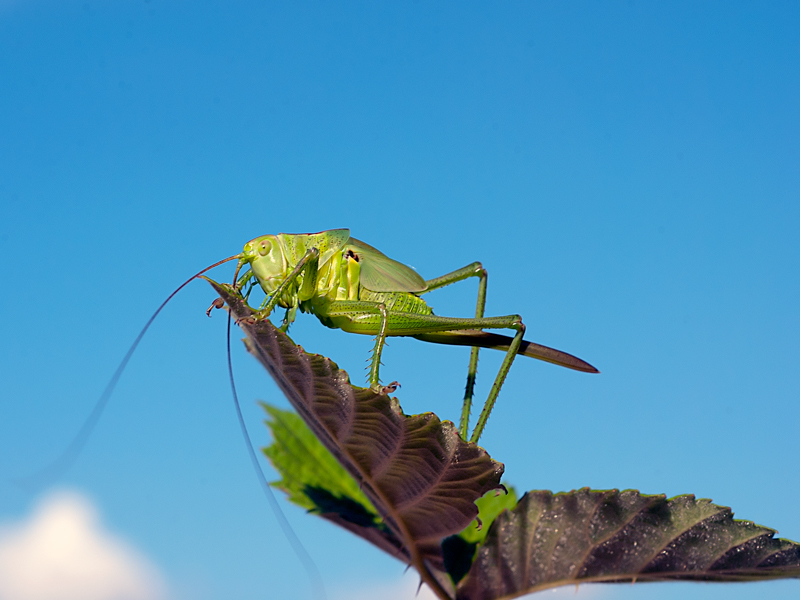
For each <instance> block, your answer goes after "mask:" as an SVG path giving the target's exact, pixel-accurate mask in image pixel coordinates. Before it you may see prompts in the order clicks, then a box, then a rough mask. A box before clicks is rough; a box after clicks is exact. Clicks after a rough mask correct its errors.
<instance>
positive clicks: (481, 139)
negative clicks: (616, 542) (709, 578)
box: [0, 0, 800, 600]
mask: <svg viewBox="0 0 800 600" xmlns="http://www.w3.org/2000/svg"><path fill="white" fill-rule="evenodd" d="M798 26H800V5H798V4H797V3H793V2H771V3H768V4H763V3H747V2H703V3H695V2H617V3H615V2H606V3H593V2H570V3H566V2H563V3H556V2H552V3H541V2H540V3H513V2H509V3H503V4H502V6H501V5H497V4H493V3H475V2H468V3H455V2H451V3H435V4H434V3H420V2H414V3H412V2H405V3H377V2H369V3H368V2H363V3H355V2H353V3H330V2H326V3H322V2H319V3H290V2H285V3H262V2H247V1H244V0H243V1H241V2H229V3H222V2H205V1H196V2H180V1H175V2H166V1H163V0H148V1H139V2H126V1H121V0H100V1H98V0H89V1H83V2H73V1H71V0H61V1H59V2H46V1H40V0H0V132H1V133H0V251H1V253H2V257H3V258H2V263H0V264H2V281H3V282H4V292H5V293H4V296H5V298H6V302H5V311H4V315H5V317H4V318H2V319H0V335H2V339H3V340H4V342H5V344H4V346H5V350H4V354H3V360H2V363H0V377H1V378H2V381H3V384H4V385H3V388H4V392H3V403H2V405H3V416H2V419H0V453H1V454H2V456H4V457H5V458H4V460H3V461H2V470H1V472H0V475H2V477H0V479H2V481H1V482H0V486H2V492H1V493H0V522H2V523H5V524H6V525H8V524H12V525H13V524H19V523H24V522H28V521H26V519H30V518H31V517H30V515H31V514H32V512H31V511H34V510H35V509H34V506H36V505H37V502H42V501H43V500H42V498H46V497H48V496H47V494H48V492H47V491H46V490H44V491H42V492H39V493H29V492H25V491H23V490H20V489H19V488H17V487H15V486H14V485H13V484H12V483H11V482H10V480H11V479H12V478H15V477H19V476H23V475H26V474H29V473H31V472H33V471H35V470H36V469H37V468H39V467H41V466H42V465H43V464H46V463H47V462H48V461H50V460H52V459H53V458H54V457H55V456H56V455H58V453H59V452H60V451H61V450H62V449H63V448H64V447H65V445H66V444H67V443H68V442H69V440H70V439H71V437H72V436H73V435H74V434H75V432H76V431H77V430H78V428H79V427H80V425H81V423H82V422H83V420H84V419H85V417H86V415H87V414H88V413H89V411H90V410H91V407H92V405H93V403H94V402H95V400H96V399H97V397H98V396H99V394H100V392H101V391H102V389H103V387H104V386H105V384H106V382H107V380H108V378H109V377H110V376H111V374H112V373H113V371H114V369H115V367H116V365H117V363H118V361H119V360H120V359H121V357H122V356H123V355H124V353H125V351H126V349H127V347H128V345H129V344H130V343H131V342H132V341H133V339H134V337H135V336H136V334H137V332H138V330H139V329H140V328H141V326H142V325H143V324H144V322H145V321H146V319H147V318H148V316H149V315H150V314H151V313H152V311H153V310H155V308H156V307H157V306H158V304H159V303H160V302H161V301H162V300H163V298H164V297H166V295H167V294H168V293H169V292H171V291H172V290H173V289H174V288H175V287H176V286H177V285H178V284H180V283H181V282H183V281H184V280H185V279H186V278H188V277H189V276H191V275H192V274H193V273H195V272H197V271H198V270H200V269H201V268H203V267H205V266H207V265H209V264H211V263H213V262H215V261H217V260H219V259H221V258H224V257H226V256H230V255H232V254H236V253H237V252H238V251H239V250H240V249H241V247H242V245H243V244H244V243H245V242H246V241H247V240H249V239H251V238H253V237H256V236H258V235H263V234H266V233H277V232H312V231H319V230H323V229H330V228H334V227H349V228H350V229H351V231H352V233H353V235H354V236H355V237H358V238H359V239H363V240H364V241H366V242H368V243H370V244H372V245H374V246H376V247H378V248H380V249H381V250H382V251H384V252H385V253H386V254H388V255H389V256H391V257H393V258H395V259H398V260H401V261H403V262H405V263H407V264H410V265H412V266H414V267H415V268H416V269H417V270H418V271H419V272H420V273H421V274H422V275H423V276H425V277H433V276H437V275H440V274H443V273H445V272H448V271H450V270H453V269H455V268H457V267H460V266H463V265H465V264H468V263H470V262H472V261H474V260H481V261H483V263H484V265H485V266H486V267H487V269H488V270H489V274H490V277H489V298H488V305H487V313H489V314H497V315H501V314H509V313H519V314H521V315H523V317H524V320H525V322H526V324H527V326H528V335H527V337H528V338H529V339H531V340H533V341H538V342H541V343H545V344H548V345H552V346H555V347H557V348H561V349H564V350H567V351H570V352H572V353H575V354H577V355H579V356H581V357H582V358H585V359H587V360H589V361H590V362H592V363H593V364H595V365H596V366H597V367H598V368H600V370H601V371H602V374H601V375H597V376H588V375H582V374H577V373H573V372H569V371H566V370H564V369H559V368H557V367H554V366H551V365H547V364H544V363H538V362H536V361H532V360H525V359H520V360H519V361H518V362H517V363H516V364H515V366H514V368H513V370H512V372H511V375H510V376H509V379H508V381H507V384H506V386H505V387H504V389H503V392H502V394H501V396H500V398H499V401H498V404H497V406H496V408H495V411H494V413H493V416H492V419H491V420H490V421H489V424H488V427H487V430H486V433H485V435H484V437H483V438H482V443H483V445H484V446H485V447H486V448H487V449H488V450H489V452H490V453H491V454H492V455H493V456H494V457H495V458H496V459H498V460H500V461H503V462H504V463H505V464H506V478H505V480H506V481H507V482H509V483H512V484H514V485H516V486H517V488H518V489H520V490H525V489H543V488H544V489H553V490H570V489H573V488H579V487H583V486H591V487H595V488H612V487H617V488H637V489H640V490H642V491H643V492H647V493H666V494H668V495H676V494H681V493H695V494H696V495H697V496H699V497H708V498H712V499H714V501H715V502H717V503H719V504H723V505H726V506H731V507H732V508H733V510H734V511H735V513H736V515H737V517H740V518H746V519H749V520H754V521H756V522H757V523H760V524H763V525H766V526H770V527H773V528H776V529H778V530H779V531H780V535H781V536H783V537H788V538H791V539H795V540H800V517H798V513H797V510H796V501H795V499H796V497H797V495H798V493H800V481H799V480H798V477H797V456H800V434H799V433H800V408H798V399H800V386H798V383H797V381H798V380H797V376H796V374H797V369H798V367H797V364H798V360H799V359H800V341H798V340H800V316H799V313H798V309H797V307H798V306H800V285H799V284H798V272H799V271H798V268H799V267H800V249H799V248H800V244H798V226H800V202H799V200H800V198H798V196H800V111H798V108H797V107H798V102H799V101H800V40H799V39H798V34H797V31H798ZM232 271H233V267H229V266H225V267H220V268H219V270H218V271H217V272H216V274H217V277H218V278H219V279H221V280H228V279H230V277H231V275H232ZM475 293H476V286H475V284H474V282H468V283H464V284H461V285H460V286H454V287H451V288H448V289H446V290H442V291H441V292H436V294H435V295H431V296H430V303H431V304H432V306H433V307H434V309H435V311H436V312H437V313H439V314H445V315H454V316H468V315H470V313H471V312H472V311H473V310H474V298H475ZM213 299H214V294H213V292H212V291H211V290H210V288H208V287H207V286H206V285H205V284H203V283H202V282H197V283H194V284H192V285H191V286H190V287H189V288H188V289H187V290H185V291H184V292H182V293H181V294H180V295H179V296H178V297H177V298H176V299H175V300H174V301H173V302H172V304H171V305H170V306H169V307H168V308H167V309H166V310H165V311H164V313H163V314H162V316H161V317H160V319H159V320H158V321H157V322H156V323H155V324H154V326H153V328H152V329H151V331H150V333H149V334H148V336H147V337H146V338H145V340H144V341H143V343H142V345H141V346H140V348H139V350H138V352H137V354H136V355H135V356H134V358H133V360H132V361H131V363H130V366H129V368H128V370H127V372H126V373H125V374H124V376H123V378H122V380H121V382H120V385H119V387H118V389H117V391H116V393H115V395H114V397H113V399H112V401H111V403H110V405H109V407H108V410H107V412H106V414H105V416H104V418H103V420H102V421H101V422H100V424H99V426H98V428H97V430H96V431H95V433H94V435H93V437H92V438H91V440H90V441H89V443H88V445H87V447H86V449H85V451H84V453H83V454H82V455H81V456H80V458H79V460H78V461H77V463H76V464H75V465H74V467H73V468H72V469H71V470H70V471H69V472H68V473H66V474H65V475H64V476H63V477H62V478H61V479H59V480H58V481H55V482H52V488H54V489H64V488H66V489H69V490H73V492H74V493H76V494H79V495H80V497H85V498H88V499H90V500H91V503H92V505H93V506H95V507H96V510H97V511H99V514H100V515H101V519H102V522H103V523H104V524H105V525H104V526H105V527H107V528H108V530H109V531H112V532H114V535H116V536H119V538H120V539H124V540H127V541H126V543H127V544H129V545H130V546H131V547H134V548H136V549H137V552H139V553H141V555H142V556H145V557H147V560H148V561H149V563H150V564H152V565H154V568H155V569H157V570H158V572H159V573H160V574H161V577H162V578H163V581H164V585H165V586H166V588H167V589H168V590H169V592H168V593H169V594H170V597H172V598H176V599H183V598H198V599H208V600H212V599H221V598H262V597H270V598H271V597H285V598H308V597H310V594H311V588H310V587H309V583H308V580H307V577H306V575H305V573H304V571H303V570H302V567H301V566H300V564H299V563H298V561H297V560H296V559H295V557H294V556H293V555H292V553H291V550H290V547H289V545H288V543H287V542H286V541H285V539H284V538H283V537H282V535H281V533H280V530H279V528H278V525H277V522H276V519H275V517H274V516H273V515H272V514H271V512H270V510H269V506H268V505H267V503H266V501H265V500H264V498H263V496H262V495H261V491H260V490H259V487H258V484H257V482H256V479H255V477H254V475H253V473H252V471H251V467H250V465H249V463H248V460H247V456H246V452H245V449H244V446H243V443H242V440H241V436H240V433H239V431H238V428H237V423H236V419H235V414H234V411H233V407H232V404H231V399H230V393H229V390H228V383H227V374H226V367H225V342H224V336H225V319H224V317H223V316H222V314H221V313H218V314H215V315H214V318H213V319H207V318H206V316H205V314H204V312H205V309H206V307H207V306H208V305H209V304H210V302H211V301H212V300H213ZM292 335H293V337H294V338H295V340H296V341H298V342H299V343H301V344H302V345H303V346H304V347H305V348H306V349H309V350H313V351H317V352H321V353H324V354H326V355H328V356H330V357H332V358H333V359H334V360H336V361H337V362H338V363H339V364H340V365H341V366H342V367H343V368H345V369H347V370H348V371H349V372H350V373H351V378H352V380H353V381H354V382H355V383H359V382H362V381H363V379H364V377H365V374H364V370H363V369H364V366H365V361H366V359H367V356H368V350H369V348H370V346H371V340H370V339H369V338H367V337H362V336H351V335H347V334H343V333H341V332H337V331H330V330H326V329H324V328H323V327H322V326H321V325H319V323H318V322H317V321H316V320H315V319H314V318H313V317H310V316H303V317H301V318H300V319H299V320H298V322H297V323H296V325H295V327H294V328H293V330H292ZM238 337H239V336H238V334H237V338H238ZM234 346H235V354H234V363H235V370H236V374H237V377H238V381H239V386H240V394H241V398H242V401H243V405H244V407H243V408H244V410H245V413H246V418H247V422H248V425H249V427H250V429H251V431H252V433H253V435H254V437H255V438H256V440H257V443H259V444H261V445H263V444H266V443H267V442H268V440H269V438H268V435H267V433H266V431H265V430H264V428H263V427H262V426H261V425H260V420H261V418H262V415H261V414H260V412H259V409H258V408H257V407H256V405H255V401H256V400H257V399H264V400H268V401H270V402H274V403H277V404H281V405H285V401H284V400H283V399H282V398H281V397H280V395H279V393H278V391H277V388H276V387H275V386H274V385H273V384H272V382H271V381H270V380H269V378H268V376H267V375H266V373H264V372H263V371H261V370H260V367H258V366H257V365H256V363H255V362H254V361H253V360H252V359H250V358H249V357H248V356H246V354H245V353H244V351H243V350H242V349H241V346H240V344H239V343H238V342H236V343H235V344H234ZM467 356H468V352H467V350H465V349H460V348H447V347H439V346H432V345H426V344H422V343H421V342H417V341H415V340H403V339H397V340H391V341H390V344H389V347H388V349H387V350H386V352H385V354H384V363H385V365H386V366H385V367H384V369H383V375H384V377H385V378H386V379H387V380H392V379H396V380H399V381H400V382H401V383H402V385H403V387H402V388H401V389H400V390H399V392H398V398H399V399H400V402H401V404H402V405H403V407H404V408H405V410H406V412H409V413H412V412H422V411H427V410H433V411H435V412H436V413H437V414H438V415H439V416H441V417H442V418H449V419H457V417H458V414H459V407H460V397H461V394H462V392H463V383H464V376H465V371H466V363H467ZM500 358H501V356H499V353H497V354H496V355H494V356H490V353H489V352H484V357H483V360H482V362H481V367H480V375H479V386H480V387H479V392H478V395H479V396H485V394H486V393H487V389H488V384H489V382H490V381H491V379H492V378H493V375H494V371H495V370H496V369H497V367H498V366H499V362H500ZM481 384H482V385H481ZM43 494H44V495H43ZM70 497H74V496H70ZM87 501H88V500H87ZM286 511H287V513H288V516H289V519H290V521H291V522H292V524H293V526H294V527H295V529H296V530H297V532H298V535H299V536H300V538H301V539H302V540H303V541H304V543H305V544H306V547H307V548H308V549H309V552H310V553H311V554H312V556H313V557H314V560H315V561H316V563H317V565H318V567H319V569H320V571H321V573H322V576H323V579H324V580H325V582H326V585H327V586H328V588H329V593H330V595H331V596H332V597H333V596H335V590H340V591H341V590H345V591H346V592H343V593H345V594H347V593H350V594H353V595H355V594H356V593H364V594H367V595H369V593H370V592H369V590H373V589H377V588H376V587H375V586H391V585H394V584H393V583H392V582H394V581H396V580H398V579H399V578H400V577H401V575H402V572H403V568H404V567H403V565H401V564H399V563H397V562H395V561H393V560H392V559H390V558H387V557H384V556H382V555H381V554H380V553H379V552H378V551H377V550H373V549H372V548H371V547H369V546H367V545H366V544H365V543H363V542H361V541H360V540H358V539H355V538H353V537H352V536H350V535H349V534H347V533H345V532H342V531H338V530H336V529H334V528H333V527H332V526H329V525H326V524H324V523H320V522H318V519H315V518H313V517H307V516H305V515H303V514H302V511H300V510H295V509H294V508H291V507H288V508H286ZM78 512H80V511H78ZM80 514H83V513H80ZM8 526H11V525H8ZM797 586H798V583H797V582H776V583H765V584H753V585H744V586H719V585H716V586H714V585H702V586H690V585H687V586H683V585H681V586H676V585H666V584H665V585H652V586H643V585H637V586H617V587H608V588H603V589H602V590H601V591H599V592H598V591H595V592H592V591H590V592H588V594H589V595H592V594H593V595H594V596H595V597H597V596H602V597H603V598H613V599H623V598H624V599H627V598H631V599H633V598H636V599H660V598H672V597H674V594H675V593H676V592H677V591H680V592H681V594H682V595H683V596H684V597H686V598H704V599H706V598H712V599H713V598H726V599H734V600H738V599H743V600H744V599H750V598H756V597H758V598H762V597H768V598H774V599H778V598H781V599H782V598H790V597H792V598H794V597H796V595H797V592H798V587H797ZM412 587H413V586H412ZM678 588H680V590H679V589H678ZM381 589H386V588H385V587H381ZM331 590H333V591H331ZM570 593H571V592H570ZM583 593H584V592H583V589H582V591H581V594H583ZM412 596H413V592H412V593H411V594H410V595H408V597H412ZM387 597H388V596H387ZM402 597H405V596H402Z"/></svg>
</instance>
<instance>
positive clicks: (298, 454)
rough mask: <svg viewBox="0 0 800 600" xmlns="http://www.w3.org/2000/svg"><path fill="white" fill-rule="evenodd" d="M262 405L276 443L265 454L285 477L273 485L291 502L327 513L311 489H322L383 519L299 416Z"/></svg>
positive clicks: (263, 403)
mask: <svg viewBox="0 0 800 600" xmlns="http://www.w3.org/2000/svg"><path fill="white" fill-rule="evenodd" d="M261 406H262V407H263V408H264V410H265V411H266V413H267V414H268V415H269V419H267V421H266V424H267V426H268V427H269V429H270V431H271V432H272V439H273V442H272V444H270V445H269V446H268V447H267V448H264V454H266V456H267V457H268V458H269V459H270V462H272V464H273V466H274V467H275V468H276V470H277V471H278V472H279V473H280V475H281V477H282V479H280V480H279V481H277V482H274V483H273V484H272V485H274V486H275V487H277V488H278V489H281V490H283V491H284V492H286V493H287V494H288V496H289V500H290V501H291V502H294V503H295V504H297V505H298V506H302V507H303V508H305V509H307V510H309V511H312V512H318V513H321V512H324V511H323V509H322V507H321V506H320V504H319V501H318V499H315V498H312V496H311V495H309V490H314V489H322V490H326V492H327V493H328V494H329V495H332V496H335V497H337V498H349V499H350V500H351V501H352V502H355V503H356V504H360V505H361V506H362V507H363V510H364V512H366V513H369V514H371V515H374V517H375V519H379V518H380V517H379V516H378V511H377V510H375V508H374V507H373V506H372V504H371V503H370V501H369V499H367V497H366V496H365V495H364V492H362V491H361V490H360V489H359V487H358V483H356V480H355V479H353V478H352V477H351V476H350V475H349V474H348V473H347V471H345V470H344V467H343V466H342V465H341V464H339V462H338V461H337V460H336V459H335V458H333V455H332V454H331V453H330V452H328V451H327V450H326V449H325V446H323V445H322V444H321V443H320V442H319V440H318V439H317V437H316V436H315V435H314V434H313V433H311V430H310V429H309V428H308V427H306V425H305V423H303V420H302V419H301V418H300V417H299V416H297V414H296V413H293V412H291V411H289V410H281V409H280V408H277V407H275V406H271V405H269V404H267V403H265V402H262V403H261Z"/></svg>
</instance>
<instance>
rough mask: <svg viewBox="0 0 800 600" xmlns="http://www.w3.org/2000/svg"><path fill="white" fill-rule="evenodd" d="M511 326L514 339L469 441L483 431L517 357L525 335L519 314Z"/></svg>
mask: <svg viewBox="0 0 800 600" xmlns="http://www.w3.org/2000/svg"><path fill="white" fill-rule="evenodd" d="M511 327H512V328H513V329H516V330H517V334H516V335H515V336H514V339H513V340H512V341H511V345H510V346H509V347H508V352H506V357H505V358H504V359H503V364H501V365H500V370H499V371H498V373H497V377H495V379H494V383H493V384H492V389H491V390H490V391H489V396H488V397H487V398H486V403H485V404H484V405H483V410H482V411H481V414H480V417H478V423H477V424H476V425H475V429H474V430H473V431H472V437H470V439H469V441H470V442H473V443H476V444H477V443H478V439H479V438H480V437H481V434H482V433H483V429H484V427H486V421H488V420H489V413H491V412H492V408H494V403H495V400H497V395H498V394H499V393H500V388H501V387H502V386H503V382H504V381H505V379H506V375H508V371H509V370H510V369H511V364H512V363H513V362H514V359H515V358H516V357H517V352H518V351H519V347H520V344H522V336H524V335H525V325H524V324H523V323H522V319H521V318H520V317H519V316H517V320H516V321H515V322H514V323H513V324H512V325H511Z"/></svg>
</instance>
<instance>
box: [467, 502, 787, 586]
mask: <svg viewBox="0 0 800 600" xmlns="http://www.w3.org/2000/svg"><path fill="white" fill-rule="evenodd" d="M774 534H775V531H774V530H772V529H767V528H766V527H761V526H759V525H755V524H754V523H751V522H749V521H738V520H734V519H733V514H732V513H731V510H730V509H729V508H726V507H724V506H717V505H715V504H712V503H711V501H710V500H705V499H695V497H694V496H691V495H686V496H677V497H675V498H671V499H669V500H668V499H666V497H665V496H663V495H662V496H647V495H644V494H640V493H639V492H637V491H635V490H627V491H623V492H620V491H617V490H608V491H596V490H590V489H588V488H585V489H581V490H577V491H572V492H568V493H559V494H553V493H552V492H548V491H533V492H528V493H527V494H525V495H524V496H523V497H522V499H521V500H520V501H519V503H518V504H517V506H516V507H515V508H514V509H513V510H511V511H507V512H504V513H503V514H501V515H500V516H499V517H498V518H497V519H496V520H495V521H494V523H493V524H492V526H491V528H490V530H489V532H488V534H487V536H486V540H485V542H484V543H483V545H481V546H480V547H479V548H478V551H477V554H476V557H475V561H474V563H473V564H472V568H471V569H470V570H469V572H468V573H467V575H466V577H464V578H463V579H462V580H461V582H460V583H459V585H458V595H457V597H458V598H459V600H498V599H501V598H514V597H517V596H521V595H523V594H529V593H531V592H535V591H539V590H543V589H547V588H552V587H556V586H561V585H576V584H579V583H588V582H623V581H665V580H688V581H752V580H757V579H775V578H785V577H800V545H798V544H796V543H794V542H791V541H789V540H782V539H775V538H774V537H773V536H774Z"/></svg>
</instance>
